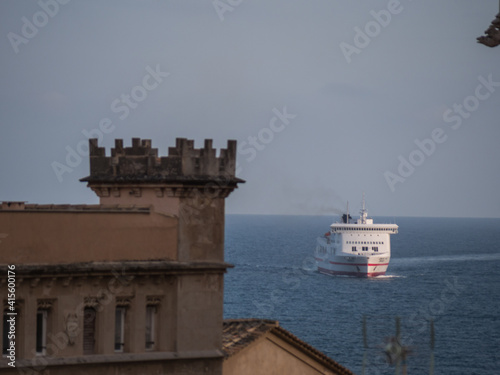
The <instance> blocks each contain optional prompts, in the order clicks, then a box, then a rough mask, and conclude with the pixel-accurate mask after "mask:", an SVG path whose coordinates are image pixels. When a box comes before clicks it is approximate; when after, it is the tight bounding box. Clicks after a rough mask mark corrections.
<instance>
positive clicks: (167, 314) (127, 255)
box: [0, 139, 243, 375]
mask: <svg viewBox="0 0 500 375" xmlns="http://www.w3.org/2000/svg"><path fill="white" fill-rule="evenodd" d="M235 159H236V142H235V141H229V142H228V144H227V148H225V149H221V150H220V152H219V155H218V156H217V155H216V150H215V149H213V148H212V141H211V140H206V141H205V145H204V148H202V149H196V148H194V142H193V141H191V140H187V139H177V141H176V145H175V147H171V148H169V151H168V156H164V157H159V156H158V151H157V149H154V148H152V147H151V141H149V140H142V141H141V140H140V139H133V140H132V146H131V147H123V142H122V141H121V140H116V143H115V147H114V148H113V149H112V150H111V155H110V156H106V152H105V150H104V148H101V147H99V145H98V143H97V140H95V139H93V140H90V175H89V176H88V177H86V178H84V179H82V181H84V182H87V184H88V186H89V187H90V188H91V189H92V190H93V191H94V192H95V193H96V194H97V195H98V196H99V198H100V204H99V205H33V204H25V203H24V202H4V203H2V206H1V207H0V241H1V243H0V293H1V294H0V295H1V297H2V300H3V324H2V325H0V334H1V336H2V352H3V357H2V359H1V360H0V371H1V372H2V373H6V374H19V373H22V374H46V375H48V374H50V375H59V374H68V373H72V374H74V375H77V374H88V373H92V374H118V373H119V374H170V373H172V374H174V373H175V374H201V373H203V374H221V373H222V358H223V353H222V352H221V348H222V330H221V327H222V317H223V311H222V309H223V277H224V273H225V272H226V269H227V268H228V267H229V266H230V265H228V264H227V263H225V262H224V200H225V198H226V197H227V196H228V195H229V194H230V193H231V192H232V191H233V190H234V189H235V188H236V187H237V184H238V183H241V182H243V181H242V180H240V179H238V178H236V176H235V165H236V160H235ZM12 267H15V268H13V269H11V273H10V274H9V272H8V271H9V268H12ZM11 287H13V288H11ZM11 291H13V293H10V292H11ZM10 294H12V295H15V296H14V299H15V304H14V303H11V299H10V297H11V296H10ZM13 318H14V322H15V323H14V324H12V319H13ZM12 327H14V331H12ZM13 332H14V334H15V340H11V339H10V338H9V336H10V334H12V333H13ZM12 342H14V348H12ZM12 349H14V350H12ZM13 351H14V352H15V366H16V368H13V367H12V366H11V363H12V356H11V354H12V352H13Z"/></svg>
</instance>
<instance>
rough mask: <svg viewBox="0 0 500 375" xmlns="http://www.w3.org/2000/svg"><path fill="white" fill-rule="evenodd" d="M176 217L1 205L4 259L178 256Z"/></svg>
mask: <svg viewBox="0 0 500 375" xmlns="http://www.w3.org/2000/svg"><path fill="white" fill-rule="evenodd" d="M177 223H178V221H177V219H175V218H172V217H167V216H165V215H161V214H157V213H155V212H146V213H134V212H116V213H111V212H107V211H105V210H101V211H100V212H99V211H96V212H85V211H82V210H80V211H78V210H73V211H66V212H64V211H63V210H62V211H52V212H43V211H40V210H39V211H36V210H32V211H30V210H19V211H7V210H0V228H1V232H2V233H4V234H6V235H7V236H6V237H5V238H3V239H2V251H1V252H0V264H29V263H73V262H91V261H116V260H138V259H143V260H148V259H170V260H176V259H177Z"/></svg>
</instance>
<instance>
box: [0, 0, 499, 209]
mask: <svg viewBox="0 0 500 375" xmlns="http://www.w3.org/2000/svg"><path fill="white" fill-rule="evenodd" d="M498 10H499V4H498V1H497V0H490V1H486V0H485V1H480V2H479V1H470V0H453V1H452V0H441V1H435V0H419V1H411V0H401V1H397V0H372V1H350V0H315V1H310V0H215V1H212V0H182V1H179V0H170V1H169V0H162V1H160V0H106V1H102V0H71V1H69V0H40V1H28V0H2V1H1V2H0V201H28V202H30V203H71V204H77V203H78V204H79V203H86V204H95V203H98V198H97V197H96V196H95V194H94V193H93V192H92V191H91V190H90V189H88V188H87V187H86V185H85V184H84V183H82V182H79V179H80V178H82V177H86V176H87V175H88V174H89V163H88V156H87V155H86V152H87V150H86V144H87V140H88V138H89V137H90V138H99V139H100V145H103V146H105V147H106V148H107V153H108V155H109V153H110V148H111V147H113V145H114V139H116V138H120V139H123V140H124V144H125V146H130V144H131V138H133V137H138V138H142V139H151V140H152V142H153V147H156V148H158V149H159V154H160V155H167V149H168V147H171V146H174V145H175V138H177V137H184V138H189V139H194V140H195V147H203V140H204V139H206V138H210V139H213V140H214V146H215V147H217V148H223V147H225V146H226V142H227V140H228V139H235V140H237V141H238V155H237V159H238V169H237V172H238V177H240V178H243V179H245V180H246V183H245V184H242V185H240V187H239V188H238V189H237V190H236V191H234V192H233V193H232V194H231V196H230V197H229V198H228V199H227V204H226V212H227V213H239V214H296V215H335V214H337V213H340V212H341V211H342V210H344V209H345V206H346V203H347V202H348V201H349V206H350V209H351V211H352V212H357V211H358V209H359V208H360V202H361V197H362V194H363V192H364V193H365V195H366V206H367V209H368V211H369V214H370V215H373V216H390V217H393V216H394V217H397V216H424V217H490V218H492V217H496V218H498V217H500V173H499V172H500V152H499V149H500V148H499V145H498V143H499V140H500V63H499V61H500V47H497V48H488V47H486V46H483V45H481V44H478V43H476V38H477V37H478V36H480V35H483V32H484V30H486V28H487V27H488V26H489V24H490V22H491V21H492V20H493V19H494V17H495V15H496V14H497V13H498Z"/></svg>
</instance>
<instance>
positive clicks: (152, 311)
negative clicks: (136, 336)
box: [146, 306, 156, 350]
mask: <svg viewBox="0 0 500 375" xmlns="http://www.w3.org/2000/svg"><path fill="white" fill-rule="evenodd" d="M155 329H156V306H146V350H153V349H154V348H155Z"/></svg>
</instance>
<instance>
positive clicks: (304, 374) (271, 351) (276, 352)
mask: <svg viewBox="0 0 500 375" xmlns="http://www.w3.org/2000/svg"><path fill="white" fill-rule="evenodd" d="M223 373H224V375H255V374H265V375H282V374H286V375H318V374H329V375H331V374H333V372H331V371H329V370H328V369H325V368H324V367H323V366H321V365H320V364H319V363H318V362H316V361H314V360H313V359H312V358H310V357H308V356H307V355H305V354H304V353H302V352H301V351H299V350H297V349H296V348H295V347H293V346H291V345H290V344H288V343H286V342H285V341H283V340H281V339H280V338H278V337H276V336H273V335H272V334H269V333H268V334H266V335H265V336H264V337H261V338H259V339H258V340H257V342H255V343H252V344H251V345H250V346H249V347H247V348H245V349H243V350H242V351H241V352H239V353H237V354H235V355H233V356H231V357H229V358H227V359H225V360H224V364H223Z"/></svg>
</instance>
